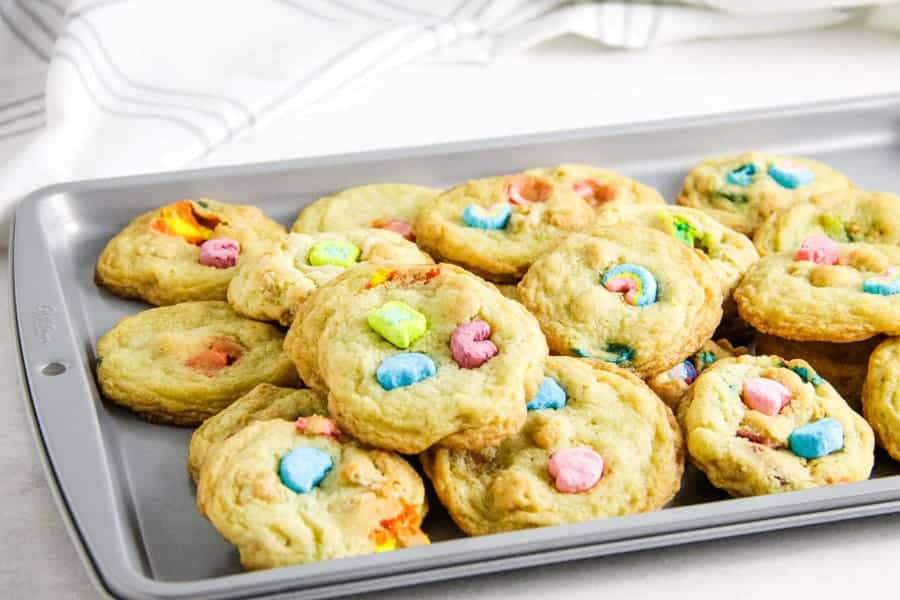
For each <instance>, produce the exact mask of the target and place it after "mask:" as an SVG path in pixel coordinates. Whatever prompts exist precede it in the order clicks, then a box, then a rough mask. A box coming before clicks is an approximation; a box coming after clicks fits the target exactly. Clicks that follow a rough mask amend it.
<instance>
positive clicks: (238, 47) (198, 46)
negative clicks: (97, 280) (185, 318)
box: [0, 0, 900, 239]
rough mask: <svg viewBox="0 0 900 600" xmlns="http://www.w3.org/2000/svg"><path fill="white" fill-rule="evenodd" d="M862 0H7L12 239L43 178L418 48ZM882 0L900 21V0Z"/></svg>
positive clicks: (160, 143) (153, 159)
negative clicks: (21, 204) (20, 212)
mask: <svg viewBox="0 0 900 600" xmlns="http://www.w3.org/2000/svg"><path fill="white" fill-rule="evenodd" d="M685 4H693V5H697V6H685ZM860 4H861V2H860V1H859V0H843V1H840V0H766V1H759V2H752V3H751V2H738V1H737V0H705V1H700V0H697V1H692V2H681V3H679V5H678V6H675V5H669V4H667V5H665V6H663V5H662V4H660V3H659V2H630V3H629V2H603V3H586V2H566V1H561V0H425V1H415V0H368V1H363V0H228V1H224V2H223V1H222V0H74V1H68V0H0V165H2V166H0V228H2V229H0V236H2V238H0V239H5V236H6V232H7V228H8V219H9V215H10V214H11V211H12V210H13V209H14V206H15V203H16V202H17V201H18V200H19V199H20V198H22V197H23V196H24V195H25V194H27V193H29V192H30V191H33V190H34V189H36V188H39V187H42V186H44V185H48V184H50V183H54V182H59V181H64V180H71V179H84V178H92V177H107V176H114V175H119V174H128V173H136V172H150V171H161V170H171V169H178V168H183V167H184V166H185V165H188V164H190V163H191V162H192V161H196V160H198V159H199V158H202V157H204V156H206V155H207V154H209V153H210V152H212V151H214V150H216V149H218V148H220V147H222V146H223V145H226V144H228V143H229V142H231V141H232V140H234V139H235V138H237V137H238V136H241V135H245V134H246V133H247V132H249V131H252V130H253V129H254V127H255V126H257V125H258V124H259V123H260V122H263V121H265V120H266V119H270V118H271V117H272V116H273V115H275V114H277V113H278V111H281V110H284V109H286V108H288V107H290V109H291V110H296V108H297V106H304V105H314V104H315V103H318V102H322V101H327V100H328V99H329V97H330V96H331V95H332V94H334V93H335V92H336V91H338V90H340V89H341V88H344V87H346V86H349V85H354V84H356V83H357V82H359V81H361V80H364V79H371V78H377V77H378V76H379V74H383V73H384V72H385V71H386V70H388V69H391V68H394V67H397V66H399V65H403V64H407V63H409V62H411V61H419V60H432V61H488V60H491V59H492V58H494V57H496V56H498V55H502V54H504V53H511V52H518V51H521V50H523V49H525V48H528V47H531V46H534V45H536V44H539V43H541V42H543V41H545V40H548V39H550V38H554V37H557V36H560V35H563V34H567V33H574V34H576V35H580V36H583V37H586V38H589V39H593V40H596V41H598V42H600V43H602V44H605V45H607V46H613V47H620V48H644V47H647V46H650V45H655V44H664V43H672V42H677V41H681V40H686V39H698V38H704V37H721V36H735V35H752V34H762V33H771V32H783V31H793V30H800V29H810V28H816V27H824V26H829V25H834V24H837V23H840V22H843V21H845V20H847V19H850V18H854V17H856V13H854V12H852V11H851V10H848V7H852V6H856V5H860ZM866 4H872V3H871V2H868V3H866ZM701 6H702V7H701ZM709 9H718V10H709ZM867 10H869V11H870V12H868V13H866V14H867V18H868V19H869V21H870V23H872V24H873V25H876V26H882V27H894V28H896V29H897V30H898V31H900V7H896V6H895V7H882V8H877V9H867ZM363 109H364V106H361V107H359V110H363ZM297 135H302V132H297Z"/></svg>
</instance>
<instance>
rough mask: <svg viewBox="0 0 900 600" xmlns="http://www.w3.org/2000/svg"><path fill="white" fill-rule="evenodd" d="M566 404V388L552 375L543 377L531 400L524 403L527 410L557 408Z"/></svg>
mask: <svg viewBox="0 0 900 600" xmlns="http://www.w3.org/2000/svg"><path fill="white" fill-rule="evenodd" d="M565 405H566V390H564V389H563V388H562V386H561V385H559V382H558V381H556V380H555V379H553V378H552V377H544V381H543V382H541V387H539V388H538V391H537V393H536V394H535V395H534V397H533V398H532V399H531V401H530V402H529V403H528V404H526V405H525V407H526V408H527V409H528V410H543V409H545V408H552V409H554V410H558V409H560V408H562V407H563V406H565Z"/></svg>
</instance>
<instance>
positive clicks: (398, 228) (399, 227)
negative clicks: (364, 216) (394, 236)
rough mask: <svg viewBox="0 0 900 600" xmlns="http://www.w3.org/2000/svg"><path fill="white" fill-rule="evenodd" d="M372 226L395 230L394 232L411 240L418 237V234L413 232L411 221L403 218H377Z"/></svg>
mask: <svg viewBox="0 0 900 600" xmlns="http://www.w3.org/2000/svg"><path fill="white" fill-rule="evenodd" d="M372 227H374V228H376V229H387V230H388V231H393V232H394V233H398V234H400V235H402V236H403V237H405V238H406V239H408V240H410V241H413V240H415V239H416V236H415V235H414V234H413V229H412V225H410V224H409V221H404V220H403V219H387V218H385V219H376V220H375V221H374V222H373V223H372Z"/></svg>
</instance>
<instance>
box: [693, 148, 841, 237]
mask: <svg viewBox="0 0 900 600" xmlns="http://www.w3.org/2000/svg"><path fill="white" fill-rule="evenodd" d="M852 187H853V184H852V183H850V180H848V179H847V177H846V176H844V175H843V174H842V173H839V172H838V171H835V170H834V169H832V168H831V167H828V166H826V165H823V164H822V163H820V162H816V161H814V160H809V159H805V158H787V157H784V156H778V155H775V154H766V153H762V152H748V153H745V154H741V155H739V156H727V157H716V158H708V159H706V160H704V161H702V162H700V163H699V164H698V165H696V166H695V167H694V168H693V169H691V171H690V173H688V175H687V178H686V179H685V180H684V186H683V187H682V190H681V192H680V193H679V195H678V200H677V202H678V204H681V205H683V206H690V207H693V208H699V209H701V210H703V211H704V212H706V213H707V214H709V215H711V216H713V217H715V218H716V219H717V220H718V221H720V222H721V223H723V224H725V225H727V226H728V227H731V228H732V229H734V230H736V231H739V232H741V233H745V234H747V235H752V234H753V232H754V231H756V229H757V228H758V227H759V226H760V225H762V223H763V221H765V220H766V219H767V218H768V217H769V216H770V215H772V214H773V213H775V212H777V211H779V210H784V209H786V208H789V207H790V206H793V205H794V204H797V203H799V202H805V201H807V200H809V199H810V198H811V197H812V196H815V195H817V194H823V193H825V192H831V191H836V190H845V189H848V188H852Z"/></svg>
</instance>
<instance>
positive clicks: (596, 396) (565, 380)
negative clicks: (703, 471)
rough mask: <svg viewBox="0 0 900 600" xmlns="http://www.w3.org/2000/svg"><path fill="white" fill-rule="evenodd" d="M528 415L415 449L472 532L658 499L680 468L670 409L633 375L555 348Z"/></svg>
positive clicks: (640, 508)
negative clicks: (481, 439)
mask: <svg viewBox="0 0 900 600" xmlns="http://www.w3.org/2000/svg"><path fill="white" fill-rule="evenodd" d="M527 407H528V419H527V420H526V422H525V426H524V427H523V428H522V430H521V431H519V433H518V434H516V435H515V436H513V437H510V438H509V439H506V440H505V441H503V442H502V443H500V444H499V445H498V446H496V447H494V448H488V449H483V450H460V449H449V448H432V449H430V450H428V451H427V452H425V453H424V454H422V455H421V457H420V458H421V461H422V465H423V466H424V468H425V472H426V473H427V474H428V477H429V478H430V479H431V482H432V484H433V485H434V488H435V490H436V492H437V495H438V498H440V501H441V503H442V504H443V505H444V507H445V508H446V509H447V511H448V512H449V513H450V516H451V517H452V518H453V520H454V521H455V522H456V523H457V525H459V526H460V528H462V529H463V531H465V532H466V533H468V534H470V535H483V534H489V533H496V532H500V531H512V530H516V529H525V528H529V527H540V526H544V525H558V524H563V523H575V522H579V521H587V520H594V519H603V518H608V517H614V516H619V515H626V514H633V513H640V512H647V511H651V510H656V509H659V508H662V507H663V506H664V505H665V504H666V503H668V502H669V500H671V499H672V497H673V496H674V495H675V493H676V492H677V491H678V489H679V487H680V485H681V476H682V473H683V470H684V454H683V443H682V438H681V431H680V429H679V428H678V426H677V425H676V423H675V418H674V416H673V415H672V412H671V410H670V409H669V408H668V407H666V405H665V404H664V403H663V402H662V401H661V400H660V399H659V397H657V396H656V395H655V394H654V393H653V391H652V390H650V388H648V387H647V385H646V384H644V382H643V381H641V380H640V379H639V378H638V377H636V376H635V375H633V374H631V373H630V372H628V371H626V370H624V369H621V368H619V367H616V366H613V365H609V364H606V363H604V362H601V361H592V360H586V359H579V358H571V357H562V356H554V357H550V358H549V359H548V360H547V361H546V362H545V364H544V379H543V382H542V384H541V386H540V387H539V388H538V391H537V392H535V393H534V394H533V395H532V397H531V398H530V399H529V402H528V404H527Z"/></svg>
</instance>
